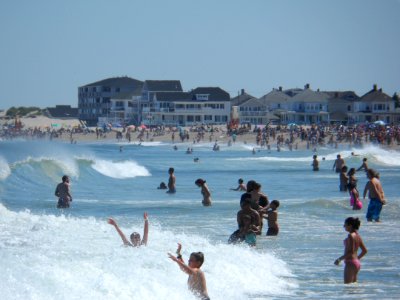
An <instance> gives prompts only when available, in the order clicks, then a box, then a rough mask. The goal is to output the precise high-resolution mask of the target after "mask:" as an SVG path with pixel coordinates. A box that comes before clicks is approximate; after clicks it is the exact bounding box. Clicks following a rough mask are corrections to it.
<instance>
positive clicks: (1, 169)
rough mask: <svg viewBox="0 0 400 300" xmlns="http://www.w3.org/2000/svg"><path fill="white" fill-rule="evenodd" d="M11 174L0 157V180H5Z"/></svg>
mask: <svg viewBox="0 0 400 300" xmlns="http://www.w3.org/2000/svg"><path fill="white" fill-rule="evenodd" d="M10 174H11V169H10V166H9V165H8V162H7V161H6V160H5V159H4V157H2V156H0V180H4V179H6V178H7V177H8V176H10Z"/></svg>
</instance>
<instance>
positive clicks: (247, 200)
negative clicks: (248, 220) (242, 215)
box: [240, 193, 251, 208]
mask: <svg viewBox="0 0 400 300" xmlns="http://www.w3.org/2000/svg"><path fill="white" fill-rule="evenodd" d="M245 204H248V205H250V204H251V194H250V193H244V194H242V196H241V197H240V207H242V208H243V206H244V205H245Z"/></svg>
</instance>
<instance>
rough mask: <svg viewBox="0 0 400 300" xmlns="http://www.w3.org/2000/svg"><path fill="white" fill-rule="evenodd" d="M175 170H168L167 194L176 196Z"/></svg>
mask: <svg viewBox="0 0 400 300" xmlns="http://www.w3.org/2000/svg"><path fill="white" fill-rule="evenodd" d="M174 172H175V169H174V168H169V170H168V174H169V178H168V191H167V193H169V194H175V193H176V188H175V181H176V178H175V174H174Z"/></svg>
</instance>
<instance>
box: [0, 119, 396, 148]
mask: <svg viewBox="0 0 400 300" xmlns="http://www.w3.org/2000/svg"><path fill="white" fill-rule="evenodd" d="M19 120H20V121H21V124H22V126H23V127H22V129H23V130H26V129H31V130H34V129H38V130H40V131H42V132H46V131H49V130H50V131H53V130H55V131H56V132H59V133H61V134H59V135H58V136H57V137H56V139H59V140H62V141H66V142H71V138H72V142H73V143H79V142H90V141H98V142H101V141H107V142H110V141H116V142H121V143H126V142H129V141H128V138H127V136H126V131H123V128H109V129H108V131H107V132H106V133H101V134H100V135H99V136H97V134H96V127H90V128H88V130H83V131H82V130H80V129H81V128H82V127H81V126H82V124H81V122H80V121H79V119H54V118H48V117H45V116H36V117H23V118H20V119H19ZM14 123H15V120H13V119H12V120H5V119H4V118H2V119H0V125H2V126H6V125H14ZM270 127H271V128H276V127H277V125H271V126H270ZM302 127H303V128H304V129H306V130H307V129H309V128H310V127H311V126H308V125H303V126H302ZM212 128H213V130H212V132H205V133H204V136H203V137H202V139H200V140H198V139H197V132H196V131H195V130H193V128H191V127H181V128H179V129H180V130H183V131H185V132H187V133H188V135H189V138H188V139H186V140H185V141H184V142H186V143H187V142H188V141H193V142H194V141H195V140H196V142H200V143H216V142H217V143H218V145H224V144H228V143H229V141H231V142H233V139H232V137H231V136H229V135H228V134H227V128H226V126H225V125H214V126H212ZM254 128H255V125H252V126H251V129H250V130H248V131H246V132H244V133H241V134H238V135H236V143H245V144H249V146H254V148H255V149H257V148H259V146H258V145H257V141H256V138H257V133H256V132H255V131H254ZM60 129H64V130H61V131H60ZM71 130H73V133H72V136H71V133H70V132H71ZM173 132H175V134H174V135H175V138H174V140H172V134H173ZM118 133H122V139H119V140H118V139H117V135H118ZM130 133H131V140H130V142H131V143H140V142H165V143H171V144H172V143H174V144H179V143H181V140H180V138H179V130H177V129H176V128H172V129H171V128H168V127H167V128H165V130H164V131H163V132H155V131H154V130H150V129H144V130H141V129H138V128H136V130H131V131H130ZM141 133H142V135H141ZM331 134H333V135H336V133H335V132H332V133H327V138H326V140H325V142H327V140H328V136H330V135H331ZM278 135H280V136H282V137H283V141H286V140H287V139H289V138H290V131H289V130H288V129H287V128H283V129H281V130H279V131H277V132H276V137H278ZM363 144H370V142H366V143H365V142H364V141H363ZM269 145H270V148H271V150H277V139H274V138H272V137H270V139H269ZM380 145H381V146H382V147H384V148H389V149H394V150H398V149H399V148H400V144H399V143H397V142H395V141H394V142H392V143H391V145H387V144H386V143H382V144H380ZM331 146H332V147H338V148H342V149H343V147H345V146H348V147H349V149H351V148H353V147H354V144H352V143H348V142H346V143H345V142H344V141H343V142H340V141H339V142H338V143H336V145H331ZM280 147H281V148H282V149H285V148H289V145H287V144H286V143H285V142H283V143H281V146H280ZM318 147H319V146H318V145H317V146H316V147H314V146H312V145H309V148H310V150H314V148H318ZM292 148H293V150H296V149H306V148H307V141H306V140H303V141H302V140H301V139H300V137H299V135H298V134H294V142H293V145H292Z"/></svg>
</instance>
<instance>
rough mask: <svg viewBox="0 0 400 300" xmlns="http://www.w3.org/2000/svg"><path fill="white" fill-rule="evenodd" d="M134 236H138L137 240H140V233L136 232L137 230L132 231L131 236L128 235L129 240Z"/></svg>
mask: <svg viewBox="0 0 400 300" xmlns="http://www.w3.org/2000/svg"><path fill="white" fill-rule="evenodd" d="M135 236H138V237H139V240H140V233H138V232H132V233H131V236H130V238H131V240H133V239H134V237H135ZM139 242H140V241H139Z"/></svg>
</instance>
